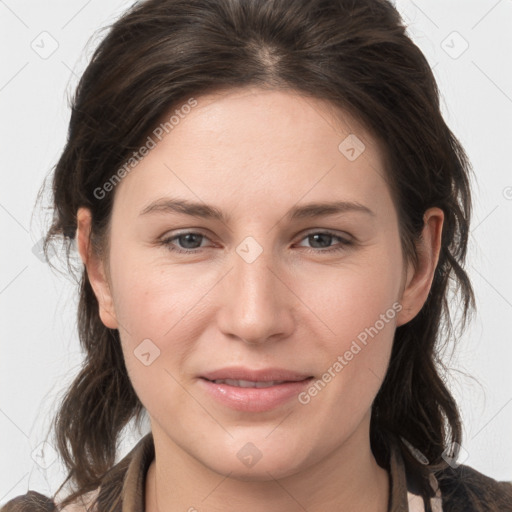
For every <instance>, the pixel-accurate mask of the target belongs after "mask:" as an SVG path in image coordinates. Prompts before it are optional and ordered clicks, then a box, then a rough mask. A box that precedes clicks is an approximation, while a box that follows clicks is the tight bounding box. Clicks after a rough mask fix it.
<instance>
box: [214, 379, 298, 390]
mask: <svg viewBox="0 0 512 512" xmlns="http://www.w3.org/2000/svg"><path fill="white" fill-rule="evenodd" d="M206 380H208V381H209V382H213V383H215V384H227V385H228V386H235V387H237V388H270V387H272V386H279V385H280V384H285V383H287V382H301V381H289V380H288V381H287V380H269V381H252V380H234V379H215V380H209V379H206Z"/></svg>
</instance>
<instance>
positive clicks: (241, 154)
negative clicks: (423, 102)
mask: <svg viewBox="0 0 512 512" xmlns="http://www.w3.org/2000/svg"><path fill="white" fill-rule="evenodd" d="M194 99H195V102H196V103H195V106H193V107H192V108H186V109H185V108H183V109H180V106H179V105H177V106H174V107H173V108H172V109H171V110H170V111H169V112H167V113H166V114H165V115H164V116H162V118H161V119H160V120H159V123H160V125H161V126H163V125H164V123H166V122H167V123H168V125H167V128H168V129H169V130H168V131H169V133H168V134H166V135H164V137H163V138H162V140H161V141H158V140H156V145H154V147H153V148H152V149H150V150H149V151H148V152H147V154H146V156H144V157H143V158H142V159H141V160H140V162H139V163H138V164H137V165H136V166H135V167H134V169H133V171H131V172H130V173H129V174H128V175H126V176H125V177H124V178H123V180H122V181H121V183H120V184H119V185H118V186H117V190H116V201H115V203H117V205H116V207H117V208H119V207H120V206H123V207H124V208H127V207H129V206H130V205H131V207H132V208H133V206H135V205H136V206H137V207H143V206H144V205H145V204H146V205H147V203H148V201H151V200H154V199H155V198H156V197H157V196H158V197H160V196H162V195H165V194H168V195H171V196H173V197H176V196H182V197H186V198H190V199H194V200H202V199H203V198H204V199H205V200H206V198H207V199H208V202H209V203H210V202H214V203H215V202H218V203H219V204H226V203H228V204H229V205H230V208H228V209H232V208H234V207H236V206H243V202H244V201H245V202H247V203H249V202H258V201H259V203H260V207H267V206H272V207H273V208H274V209H275V208H277V207H278V206H279V204H280V203H282V202H283V200H284V198H285V197H286V202H287V203H290V204H293V203H296V202H299V201H301V199H302V198H304V200H306V199H307V200H308V201H314V200H317V199H318V200H319V199H322V200H326V199H331V200H334V199H347V200H358V201H360V202H364V201H366V202H372V201H375V198H378V197H380V196H383V188H384V189H386V188H387V186H386V182H385V179H384V165H383V159H382V152H381V148H380V146H379V145H378V143H377V141H376V140H374V139H373V138H372V137H371V136H370V134H369V133H368V132H367V131H366V130H365V129H364V128H363V126H362V125H361V124H360V123H359V122H358V121H357V120H356V119H354V118H353V117H352V116H350V115H349V114H348V113H345V112H343V111H340V110H339V109H336V108H335V107H334V106H333V105H331V104H329V103H328V102H326V101H323V100H319V99H316V98H311V97H308V96H304V95H301V94H300V93H297V92H294V91H284V90H263V89H258V88H254V87H248V88H243V89H236V90H227V91H221V92H216V93H211V94H207V95H203V96H198V97H196V98H194ZM183 104H186V103H185V102H184V103H183ZM189 104H190V102H189ZM171 117H172V123H170V122H169V120H171ZM155 128H156V127H155Z"/></svg>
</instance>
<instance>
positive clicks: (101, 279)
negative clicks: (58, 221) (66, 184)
mask: <svg viewBox="0 0 512 512" xmlns="http://www.w3.org/2000/svg"><path fill="white" fill-rule="evenodd" d="M91 219H92V218H91V212H90V210H89V209H88V208H79V209H78V212H77V230H76V242H77V249H78V252H79V254H80V258H81V259H82V262H83V263H84V265H85V267H86V272H87V277H88V279H89V282H90V283H91V287H92V289H93V291H94V294H95V295H96V299H97V300H98V304H99V316H100V319H101V321H102V322H103V324H104V325H105V327H108V328H110V329H117V328H118V323H117V318H116V315H115V310H114V300H113V297H112V292H111V289H110V285H109V282H108V279H107V277H106V272H105V268H104V264H103V261H102V260H101V258H100V257H99V256H98V255H97V254H95V252H94V251H93V249H92V247H91V243H90V234H91Z"/></svg>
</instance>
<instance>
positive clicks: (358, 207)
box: [139, 198, 375, 224]
mask: <svg viewBox="0 0 512 512" xmlns="http://www.w3.org/2000/svg"><path fill="white" fill-rule="evenodd" d="M346 212H360V213H365V214H367V215H371V216H375V213H374V212H373V211H372V210H370V209H369V208H368V207H367V206H364V205H362V204H360V203H358V202H355V201H331V202H316V203H308V204H305V205H302V206H295V207H293V208H291V209H290V210H289V211H288V213H287V214H286V215H285V217H286V218H287V219H288V220H298V219H306V218H307V219H309V218H315V217H324V216H328V215H337V214H341V213H346ZM149 213H181V214H185V215H190V216H191V217H199V218H205V219H214V220H219V221H221V222H223V223H225V224H229V222H230V220H231V216H230V215H228V214H226V213H224V212H223V211H222V210H220V209H219V208H217V207H215V206H212V205H208V204H206V203H199V202H194V201H189V200H187V199H173V198H161V199H157V200H155V201H153V202H152V203H150V204H149V205H148V206H146V207H145V208H144V209H143V210H142V211H141V212H140V214H139V215H140V216H142V215H147V214H149Z"/></svg>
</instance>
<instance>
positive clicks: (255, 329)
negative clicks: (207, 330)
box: [218, 242, 299, 345]
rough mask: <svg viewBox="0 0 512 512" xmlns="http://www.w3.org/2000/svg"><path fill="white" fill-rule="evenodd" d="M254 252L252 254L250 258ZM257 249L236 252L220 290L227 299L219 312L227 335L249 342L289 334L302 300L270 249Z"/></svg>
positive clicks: (266, 340)
mask: <svg viewBox="0 0 512 512" xmlns="http://www.w3.org/2000/svg"><path fill="white" fill-rule="evenodd" d="M253 244H254V242H253ZM241 246H242V244H241ZM242 247H243V246H242ZM246 247H247V246H246ZM258 247H260V246H258ZM251 252H252V256H250V257H247V254H249V255H250V254H251ZM258 252H259V250H258V251H256V255H255V247H254V246H252V247H251V244H249V251H248V252H244V251H243V248H240V250H239V251H238V252H235V253H234V254H233V258H232V261H233V266H232V269H231V271H230V272H229V273H228V275H227V276H226V278H225V279H223V280H222V281H223V285H222V289H221V291H220V293H221V294H222V296H223V297H224V299H223V300H222V308H221V310H220V311H219V312H218V314H219V318H218V322H219V327H220V329H221V331H222V332H223V333H224V335H226V336H228V337H231V338H237V339H240V340H242V341H245V342H246V343H248V344H250V345H254V344H261V343H265V342H269V341H278V340H280V339H284V338H287V337H288V336H290V335H291V333H292V332H293V329H294V326H295V325H296V321H295V320H294V313H295V309H296V307H297V304H298V302H299V301H298V300H297V299H296V298H295V297H294V294H293V292H292V290H291V288H292V287H290V284H289V277H288V276H287V272H286V271H285V270H283V267H282V266H280V265H279V263H278V262H276V261H273V258H272V254H271V251H265V250H263V251H262V252H261V253H259V254H258Z"/></svg>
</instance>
